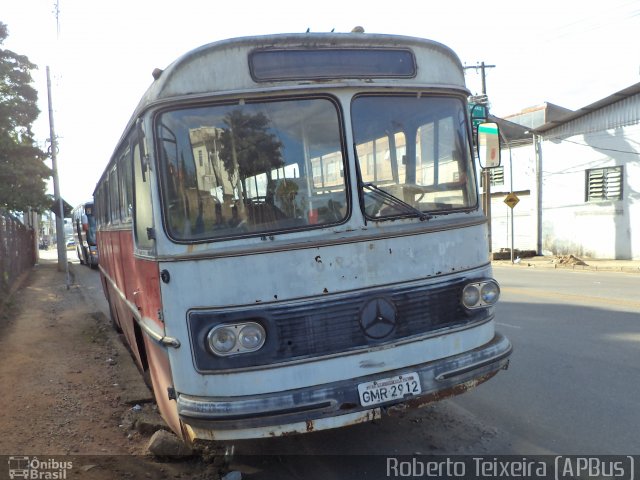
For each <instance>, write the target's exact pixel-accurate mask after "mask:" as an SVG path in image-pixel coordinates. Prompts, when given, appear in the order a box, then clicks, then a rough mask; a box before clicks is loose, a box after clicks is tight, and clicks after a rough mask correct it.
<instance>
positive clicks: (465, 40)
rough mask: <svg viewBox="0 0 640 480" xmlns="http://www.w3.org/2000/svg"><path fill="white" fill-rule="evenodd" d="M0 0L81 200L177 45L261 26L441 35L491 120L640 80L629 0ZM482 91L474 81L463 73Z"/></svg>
mask: <svg viewBox="0 0 640 480" xmlns="http://www.w3.org/2000/svg"><path fill="white" fill-rule="evenodd" d="M55 4H56V1H55V0H2V6H1V7H0V21H2V22H3V23H5V24H7V25H8V27H9V38H8V39H7V40H6V41H5V43H4V45H3V48H8V49H10V50H13V51H15V52H17V53H20V54H23V55H27V56H28V57H29V59H30V60H31V61H32V62H34V63H36V64H37V65H38V66H39V69H38V70H37V71H36V72H34V86H35V88H36V89H37V90H38V91H39V97H40V109H41V110H42V113H41V115H40V118H39V119H38V122H37V123H36V125H35V131H36V135H37V138H38V141H39V142H40V143H41V147H43V148H46V147H45V141H46V139H47V138H48V137H49V123H48V115H47V90H46V77H45V67H46V66H47V65H49V66H50V68H51V72H52V84H53V85H52V97H53V106H54V118H55V130H56V134H57V136H58V137H59V154H58V161H59V172H60V183H61V190H62V196H63V197H64V198H65V199H66V200H67V201H68V202H69V203H71V204H72V205H75V204H77V203H80V202H82V201H84V200H86V199H89V198H91V195H92V193H93V189H94V187H95V183H96V181H97V180H98V178H99V176H100V174H101V173H102V170H103V169H104V167H105V166H106V163H107V161H108V159H109V157H110V156H111V153H112V152H113V149H114V147H115V144H116V142H117V141H118V139H119V138H120V135H121V133H122V130H123V129H124V127H125V124H126V122H127V121H128V119H129V117H130V115H131V113H132V112H133V109H134V108H135V106H136V105H137V103H138V100H139V99H140V97H141V96H142V94H143V93H144V91H145V90H146V89H147V87H148V86H149V85H150V84H151V82H152V77H151V72H152V71H153V69H154V68H156V67H159V68H164V67H166V66H167V65H168V64H169V63H171V62H172V61H173V60H174V59H175V58H177V57H178V56H180V55H181V54H183V53H185V52H186V51H188V50H190V49H192V48H195V47H197V46H200V45H202V44H205V43H209V42H212V41H215V40H220V39H224V38H229V37H237V36H244V35H259V34H270V33H289V32H304V31H306V30H307V28H309V29H310V30H311V31H313V32H326V31H331V30H332V29H335V31H336V32H348V31H350V30H351V29H352V28H353V27H354V26H356V25H361V26H363V27H364V28H365V31H367V32H369V33H385V34H403V35H411V36H418V37H425V38H430V39H433V40H436V41H439V42H442V43H444V44H446V45H448V46H449V47H451V48H453V50H454V51H456V53H457V54H458V55H459V57H460V59H461V61H462V62H463V63H464V64H466V65H467V66H474V65H476V64H477V63H479V62H482V61H484V62H485V63H486V64H488V65H495V68H491V69H488V70H487V93H488V95H489V99H490V101H491V105H492V112H493V113H494V114H496V115H498V116H506V115H509V114H511V113H516V112H518V111H520V110H522V109H523V108H526V107H530V106H533V105H538V104H541V103H543V102H551V103H555V104H558V105H561V106H563V107H566V108H570V109H578V108H581V107H583V106H586V105H588V104H590V103H593V102H595V101H596V100H599V99H601V98H603V97H606V96H608V95H610V94H612V93H614V92H616V91H618V90H621V89H623V88H626V87H628V86H630V85H633V84H635V83H638V82H640V0H606V1H597V2H596V1H594V0H538V1H536V2H522V1H517V0H484V1H470V0H446V1H441V2H435V1H432V0H393V1H388V2H383V1H379V0H367V1H366V2H365V1H361V0H325V1H322V2H303V1H300V0H270V1H262V2H258V1H230V2H223V1H222V0H109V1H102V2H99V1H96V0H59V1H58V4H59V15H58V22H57V23H56V15H55V14H54V10H55ZM466 77H467V84H468V87H469V89H470V90H471V91H472V92H474V93H480V90H481V86H480V75H479V72H476V71H475V70H473V69H470V70H467V75H466Z"/></svg>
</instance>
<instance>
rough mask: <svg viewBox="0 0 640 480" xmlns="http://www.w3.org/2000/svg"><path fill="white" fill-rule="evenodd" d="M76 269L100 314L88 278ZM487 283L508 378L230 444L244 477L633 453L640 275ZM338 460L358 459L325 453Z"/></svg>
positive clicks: (371, 473) (639, 369)
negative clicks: (398, 459) (467, 459)
mask: <svg viewBox="0 0 640 480" xmlns="http://www.w3.org/2000/svg"><path fill="white" fill-rule="evenodd" d="M74 271H75V272H77V273H76V275H80V276H81V277H80V278H78V279H77V281H78V283H81V284H83V285H86V290H87V292H88V294H89V295H96V305H99V306H100V308H106V304H105V303H104V301H103V300H102V299H101V298H100V297H101V290H100V286H99V279H98V274H97V272H96V271H91V270H89V269H88V268H84V267H80V266H79V265H78V266H77V268H75V269H74ZM495 276H496V278H497V279H498V280H499V282H500V284H501V286H502V296H501V301H500V303H499V306H498V307H497V323H498V329H499V330H500V331H502V332H503V333H505V334H506V335H507V336H508V337H509V338H510V339H511V341H512V343H513V345H514V348H515V350H514V354H513V355H512V361H511V366H510V368H509V370H508V371H506V372H501V373H499V374H498V375H497V376H496V377H495V378H494V379H492V380H490V381H489V382H488V383H486V384H484V385H481V386H480V387H478V388H477V389H475V390H473V391H471V392H468V393H466V394H464V395H462V396H459V397H455V398H453V399H450V400H446V401H442V402H440V403H437V404H434V405H430V406H428V407H426V408H424V409H421V410H417V411H411V412H409V413H407V414H406V415H405V416H404V417H403V418H385V419H383V420H381V421H378V422H375V423H369V424H365V425H358V426H354V427H349V428H346V429H341V430H334V431H325V432H317V433H313V434H308V435H302V436H296V437H290V438H277V439H269V440H260V441H245V442H238V443H236V444H235V449H236V461H237V462H239V463H241V464H242V466H238V468H239V469H241V470H242V471H244V472H245V474H248V475H246V477H245V478H250V479H263V478H264V479H268V478H279V479H294V478H362V475H363V472H364V471H366V474H367V475H366V477H367V478H386V472H385V471H384V469H383V466H382V464H381V463H380V462H381V461H382V460H384V457H385V456H389V455H416V454H422V455H432V454H433V455H461V454H482V455H495V454H515V455H535V454H594V455H595V454H600V455H603V454H638V453H640V441H639V440H638V436H637V426H638V415H637V404H638V399H639V398H640V382H638V378H640V362H639V361H638V360H640V315H639V313H640V300H639V299H638V297H637V291H638V287H639V286H640V275H637V274H624V273H607V272H597V273H596V272H583V271H565V270H552V269H527V268H525V267H497V268H495ZM105 313H106V312H105ZM264 454H272V455H273V456H268V457H263V456H260V457H258V455H264ZM344 454H353V455H363V456H359V457H358V456H354V457H345V456H341V457H336V458H338V459H339V460H337V461H334V457H327V455H329V456H331V455H338V456H340V455H344ZM371 455H375V457H373V456H371ZM310 472H312V473H313V474H312V475H311V476H310ZM346 472H351V473H346Z"/></svg>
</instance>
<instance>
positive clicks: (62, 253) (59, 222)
mask: <svg viewBox="0 0 640 480" xmlns="http://www.w3.org/2000/svg"><path fill="white" fill-rule="evenodd" d="M47 99H48V100H49V136H50V137H51V163H52V165H51V166H52V170H53V195H54V197H55V201H56V202H57V204H58V207H57V208H58V214H56V237H57V248H58V271H62V267H63V266H64V269H65V273H66V282H67V290H68V289H69V283H70V282H69V264H68V263H67V245H66V242H65V238H64V205H63V203H64V202H63V200H62V195H60V182H59V180H58V141H57V139H56V132H55V128H54V126H53V103H52V101H51V75H50V72H49V66H48V65H47Z"/></svg>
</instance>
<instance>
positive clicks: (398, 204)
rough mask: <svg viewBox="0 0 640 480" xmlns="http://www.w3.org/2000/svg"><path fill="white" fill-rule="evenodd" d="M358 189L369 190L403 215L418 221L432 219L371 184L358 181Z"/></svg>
mask: <svg viewBox="0 0 640 480" xmlns="http://www.w3.org/2000/svg"><path fill="white" fill-rule="evenodd" d="M360 188H361V189H363V190H364V189H365V188H367V189H369V190H370V191H371V192H372V193H374V194H376V195H378V196H379V197H380V198H382V199H383V200H384V201H385V202H386V203H387V204H389V205H392V206H394V207H396V208H398V209H399V210H403V211H404V212H405V213H410V214H413V215H415V216H416V217H418V218H419V219H420V221H425V220H430V219H431V218H433V217H432V216H431V215H427V214H426V213H424V212H423V211H422V210H419V209H417V208H416V207H414V206H413V205H410V204H408V203H407V202H405V201H404V200H400V199H399V198H398V197H396V196H395V195H392V194H390V193H389V192H387V191H386V190H383V189H382V188H380V187H378V186H376V185H374V184H373V183H371V182H368V183H365V182H363V181H360Z"/></svg>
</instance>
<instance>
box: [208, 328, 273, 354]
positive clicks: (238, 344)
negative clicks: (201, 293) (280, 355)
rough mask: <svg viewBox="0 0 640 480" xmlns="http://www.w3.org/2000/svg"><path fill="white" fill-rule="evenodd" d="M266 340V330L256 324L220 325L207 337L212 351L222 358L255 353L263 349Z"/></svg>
mask: <svg viewBox="0 0 640 480" xmlns="http://www.w3.org/2000/svg"><path fill="white" fill-rule="evenodd" d="M265 340H266V332H265V330H264V328H263V327H262V325H260V324H259V323H255V322H246V323H233V324H222V325H218V326H216V327H214V328H212V329H211V331H210V332H209V334H208V335H207V342H208V343H209V348H210V349H211V351H212V352H213V353H214V354H216V355H219V356H222V357H224V356H228V355H235V354H238V353H249V352H255V351H256V350H259V349H260V348H262V346H263V345H264V342H265Z"/></svg>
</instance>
